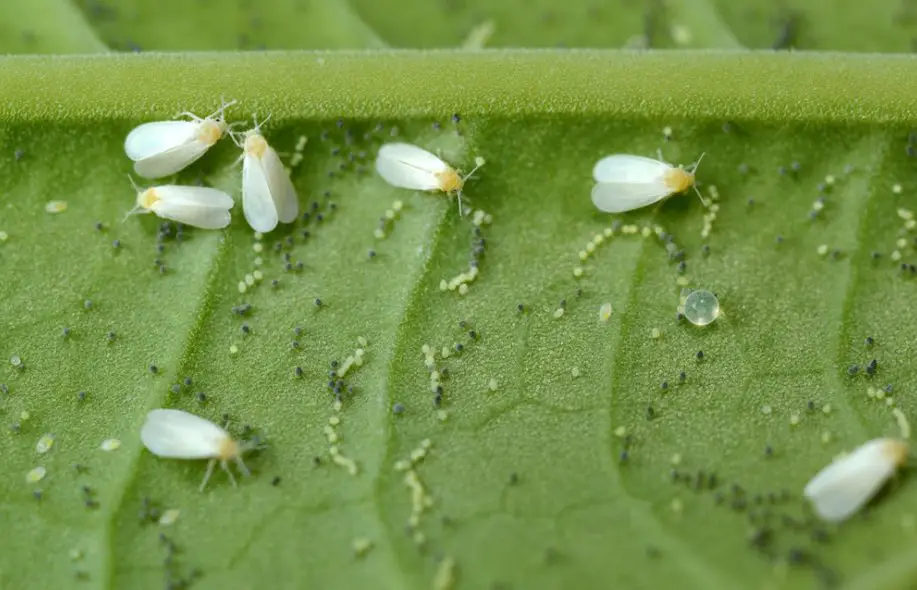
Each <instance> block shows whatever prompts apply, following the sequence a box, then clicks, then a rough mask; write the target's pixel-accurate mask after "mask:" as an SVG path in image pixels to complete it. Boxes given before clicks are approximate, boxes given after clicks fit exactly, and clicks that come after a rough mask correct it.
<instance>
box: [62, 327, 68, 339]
mask: <svg viewBox="0 0 917 590" xmlns="http://www.w3.org/2000/svg"><path fill="white" fill-rule="evenodd" d="M61 335H62V336H63V337H64V338H66V337H67V336H69V335H70V328H64V329H63V330H61Z"/></svg>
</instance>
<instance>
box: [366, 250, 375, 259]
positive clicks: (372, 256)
mask: <svg viewBox="0 0 917 590" xmlns="http://www.w3.org/2000/svg"><path fill="white" fill-rule="evenodd" d="M366 255H367V256H368V257H369V258H375V257H376V251H375V250H370V251H369V252H367V253H366Z"/></svg>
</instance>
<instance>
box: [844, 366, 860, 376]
mask: <svg viewBox="0 0 917 590" xmlns="http://www.w3.org/2000/svg"><path fill="white" fill-rule="evenodd" d="M859 372H860V365H850V366H849V367H847V374H848V375H850V376H851V377H853V376H854V375H856V374H857V373H859Z"/></svg>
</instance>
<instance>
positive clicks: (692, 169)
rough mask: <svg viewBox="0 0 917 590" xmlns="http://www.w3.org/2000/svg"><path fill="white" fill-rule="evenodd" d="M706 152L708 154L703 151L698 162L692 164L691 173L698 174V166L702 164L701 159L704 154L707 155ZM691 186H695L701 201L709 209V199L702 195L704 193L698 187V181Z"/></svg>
mask: <svg viewBox="0 0 917 590" xmlns="http://www.w3.org/2000/svg"><path fill="white" fill-rule="evenodd" d="M706 154H707V152H703V153H701V155H700V157H699V158H698V159H697V162H694V165H693V166H691V174H697V167H698V166H700V161H701V160H703V159H704V156H705V155H706ZM691 186H692V187H693V188H694V192H695V193H697V196H698V198H700V202H701V203H703V205H704V207H706V208H708V209H709V208H710V202H709V201H707V199H705V198H704V195H702V194H701V193H700V189H699V188H697V182H695V183H694V184H692V185H691Z"/></svg>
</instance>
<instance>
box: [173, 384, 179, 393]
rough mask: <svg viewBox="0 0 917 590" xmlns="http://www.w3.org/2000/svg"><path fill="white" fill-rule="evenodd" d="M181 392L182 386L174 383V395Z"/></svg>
mask: <svg viewBox="0 0 917 590" xmlns="http://www.w3.org/2000/svg"><path fill="white" fill-rule="evenodd" d="M179 392H181V385H179V384H178V383H173V384H172V393H179Z"/></svg>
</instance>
